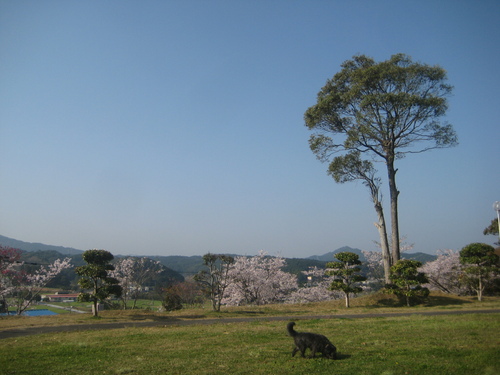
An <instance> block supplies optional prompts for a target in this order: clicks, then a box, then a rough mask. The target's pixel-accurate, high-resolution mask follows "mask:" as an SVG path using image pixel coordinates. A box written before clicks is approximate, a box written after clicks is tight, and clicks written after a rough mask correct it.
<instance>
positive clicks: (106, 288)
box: [75, 249, 122, 317]
mask: <svg viewBox="0 0 500 375" xmlns="http://www.w3.org/2000/svg"><path fill="white" fill-rule="evenodd" d="M113 258H114V256H113V254H111V253H110V252H109V251H106V250H96V249H93V250H87V251H85V252H84V253H83V260H84V261H85V262H87V265H86V266H81V267H76V269H75V273H76V274H77V275H78V276H81V277H82V278H81V279H80V280H78V284H79V285H80V286H81V287H82V289H84V290H90V291H91V292H85V291H84V292H82V293H80V295H79V296H78V299H79V300H80V301H82V302H92V303H93V306H92V315H93V316H94V317H97V316H98V308H97V304H98V302H104V301H105V300H106V298H108V297H109V296H111V295H114V296H116V297H118V298H119V297H120V296H121V294H122V287H121V286H120V285H119V281H118V280H117V279H115V278H114V277H111V276H110V275H109V272H110V271H113V270H114V269H115V267H114V266H113V265H112V264H110V262H111V261H112V260H113Z"/></svg>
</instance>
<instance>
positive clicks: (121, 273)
mask: <svg viewBox="0 0 500 375" xmlns="http://www.w3.org/2000/svg"><path fill="white" fill-rule="evenodd" d="M114 267H115V269H114V270H113V271H110V273H109V275H110V276H111V277H114V278H116V279H117V280H118V281H119V284H120V285H121V287H122V295H121V299H122V302H123V308H124V310H126V309H127V302H128V301H129V300H130V299H132V300H133V304H132V309H135V307H136V304H137V299H138V298H139V296H140V294H141V292H142V291H143V289H144V286H145V284H146V283H147V282H148V281H149V280H151V279H152V278H153V277H154V276H155V275H157V274H160V273H161V272H162V271H163V269H164V267H163V265H162V264H161V263H160V262H159V261H155V260H152V259H149V258H147V257H143V258H135V257H128V258H123V259H121V260H119V261H118V262H117V263H116V264H115V265H114Z"/></svg>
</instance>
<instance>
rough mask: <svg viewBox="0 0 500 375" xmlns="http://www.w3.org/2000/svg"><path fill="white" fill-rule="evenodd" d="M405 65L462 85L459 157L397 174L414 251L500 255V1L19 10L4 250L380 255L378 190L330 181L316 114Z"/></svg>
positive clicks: (427, 158)
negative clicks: (341, 86)
mask: <svg viewBox="0 0 500 375" xmlns="http://www.w3.org/2000/svg"><path fill="white" fill-rule="evenodd" d="M395 53H406V54H408V55H410V56H412V57H413V59H414V60H416V61H420V62H423V63H427V64H431V65H435V64H436V65H440V66H442V67H443V68H445V69H446V70H447V71H448V78H449V83H450V84H452V85H453V86H454V87H455V88H454V92H453V96H452V97H451V98H450V100H449V104H450V108H449V111H448V113H447V116H446V120H447V121H448V122H450V123H451V124H453V126H454V128H455V130H456V131H457V133H458V136H459V142H460V144H459V146H457V147H455V148H452V149H444V150H434V151H431V152H428V153H424V154H419V155H412V156H409V157H407V158H406V159H404V160H402V161H400V162H399V163H398V164H397V167H398V168H399V172H398V182H399V189H400V191H401V194H400V225H401V234H402V235H406V236H407V241H408V242H409V243H413V244H414V251H422V252H427V253H431V254H433V253H435V251H436V250H438V249H461V248H462V247H463V246H465V245H467V244H469V243H471V242H486V243H489V244H493V242H494V241H495V237H494V236H484V235H483V234H482V231H483V229H484V228H485V227H487V226H488V225H489V223H490V221H491V220H492V219H493V218H495V216H496V215H495V212H494V210H493V208H492V205H493V202H495V201H497V200H500V152H499V143H500V95H499V88H500V74H499V72H500V68H499V62H500V2H498V1H497V0H492V1H486V0H482V1H472V0H470V1H462V0H449V1H446V0H442V1H434V0H431V1H425V0H421V1H401V0H394V1H380V0H379V1H372V0H366V1H356V0H354V1H334V0H331V1H319V0H307V1H306V0H302V1H299V0H266V1H264V0H256V1H250V0H248V1H243V0H241V1H238V0H227V1H223V0H221V1H217V0H206V1H201V0H198V1H195V0H184V1H181V0H171V1H168V0H165V1H152V0H143V1H138V0H137V1H128V0H121V1H118V0H115V1H91V0H90V1H71V0H60V1H50V0H45V1H23V0H20V1H14V0H10V1H6V0H0V234H1V235H4V236H7V237H11V238H15V239H18V240H22V241H28V242H42V243H46V244H51V245H59V246H69V247H74V248H78V249H82V250H85V249H90V248H103V249H106V250H108V251H111V252H112V253H114V254H124V255H128V254H138V255H203V254H205V253H207V252H209V251H210V252H215V253H219V252H220V253H235V254H242V255H254V254H256V253H257V252H258V251H259V250H265V251H267V252H268V253H270V254H271V255H275V254H278V253H280V254H281V255H282V256H285V257H307V256H311V255H321V254H324V253H326V252H329V251H333V250H335V249H337V248H339V247H341V246H346V245H347V246H351V247H357V248H361V249H365V250H376V249H377V247H376V245H375V244H374V242H373V241H375V240H378V232H377V230H376V228H375V226H374V225H373V223H374V222H375V221H376V215H375V211H374V209H373V206H372V204H371V202H370V199H369V193H368V191H367V189H366V188H365V187H364V186H363V185H362V184H361V183H349V184H344V185H339V184H336V183H335V182H334V180H333V179H332V178H331V177H329V176H328V175H327V174H326V169H327V165H326V164H322V163H320V162H319V161H318V160H316V158H315V156H314V155H313V154H312V152H311V151H310V150H309V146H308V138H309V135H310V134H309V131H308V130H307V128H306V127H305V126H304V121H303V114H304V112H305V111H306V110H307V108H308V107H310V106H312V105H314V104H315V100H316V94H317V93H318V91H319V90H320V89H321V87H322V86H323V85H324V84H325V82H326V80H327V79H329V78H331V77H332V76H333V75H334V74H335V73H336V72H337V71H339V70H340V64H341V63H342V62H343V61H345V60H347V59H350V58H351V57H352V56H353V55H355V54H366V55H368V56H371V57H373V58H375V59H376V60H377V61H381V60H386V59H388V58H389V57H390V56H391V55H392V54H395ZM381 167H382V168H381V169H380V173H381V176H382V177H384V178H385V171H384V169H383V166H381ZM384 188H385V189H386V190H385V191H384V201H385V203H387V201H388V192H387V183H384ZM386 215H387V217H389V212H388V211H387V212H386Z"/></svg>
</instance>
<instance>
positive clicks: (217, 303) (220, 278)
mask: <svg viewBox="0 0 500 375" xmlns="http://www.w3.org/2000/svg"><path fill="white" fill-rule="evenodd" d="M233 263H234V258H233V257H232V256H229V255H223V254H211V253H207V254H205V255H203V264H204V265H205V266H206V267H207V268H208V270H201V271H200V272H198V273H197V274H196V275H195V276H194V280H195V281H196V282H197V283H198V284H199V285H200V286H201V288H202V290H203V292H204V293H205V295H207V296H208V297H209V298H210V301H212V309H213V310H214V311H220V307H221V303H222V302H221V301H222V298H223V297H224V291H225V290H226V288H227V286H228V284H229V276H228V274H229V270H230V269H231V266H232V264H233Z"/></svg>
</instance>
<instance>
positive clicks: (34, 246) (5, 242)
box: [0, 236, 83, 255]
mask: <svg viewBox="0 0 500 375" xmlns="http://www.w3.org/2000/svg"><path fill="white" fill-rule="evenodd" d="M0 245H2V246H7V247H13V248H14V249H20V250H24V251H38V250H42V251H47V250H55V251H57V252H59V253H61V254H64V255H76V254H81V253H83V250H78V249H74V248H72V247H64V246H54V245H45V244H43V243H37V242H35V243H33V242H24V241H19V240H15V239H13V238H9V237H5V236H0Z"/></svg>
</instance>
